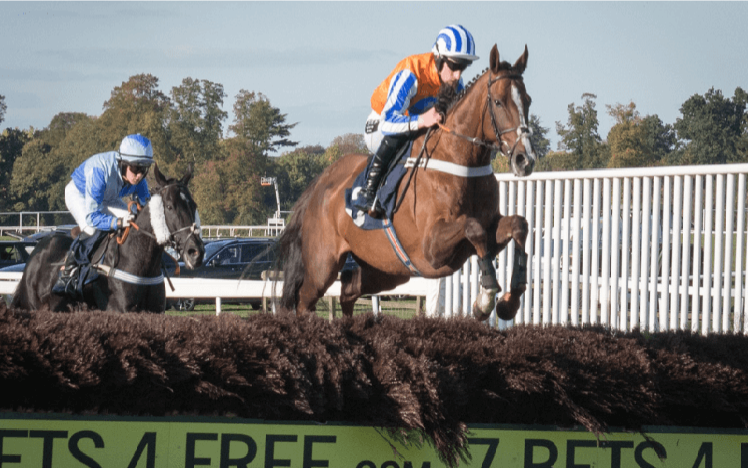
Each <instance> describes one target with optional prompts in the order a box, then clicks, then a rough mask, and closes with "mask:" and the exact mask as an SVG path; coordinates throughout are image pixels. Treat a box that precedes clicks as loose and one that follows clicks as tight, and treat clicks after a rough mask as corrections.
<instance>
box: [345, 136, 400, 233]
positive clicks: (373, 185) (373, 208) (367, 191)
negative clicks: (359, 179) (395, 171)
mask: <svg viewBox="0 0 748 468" xmlns="http://www.w3.org/2000/svg"><path fill="white" fill-rule="evenodd" d="M400 144H401V139H399V138H395V137H391V136H385V137H384V138H382V143H380V145H379V148H378V149H377V152H376V154H375V155H374V157H373V159H372V161H371V166H370V167H369V173H368V174H367V175H366V181H365V182H364V185H363V187H362V188H361V191H360V192H359V193H358V197H357V198H356V201H355V202H354V204H353V206H355V207H356V208H358V209H359V210H361V211H363V212H365V213H369V216H371V217H372V218H381V217H382V215H383V214H384V213H383V212H382V207H381V205H379V201H378V200H377V199H376V198H377V190H378V189H379V184H380V183H381V182H382V177H383V176H384V174H385V172H386V171H387V167H388V166H389V165H390V161H392V158H393V157H395V154H397V150H398V149H400Z"/></svg>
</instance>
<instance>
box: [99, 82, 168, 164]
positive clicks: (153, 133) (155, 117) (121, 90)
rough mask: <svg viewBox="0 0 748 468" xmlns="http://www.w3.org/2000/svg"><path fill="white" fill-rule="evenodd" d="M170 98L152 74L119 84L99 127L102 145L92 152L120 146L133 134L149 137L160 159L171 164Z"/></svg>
mask: <svg viewBox="0 0 748 468" xmlns="http://www.w3.org/2000/svg"><path fill="white" fill-rule="evenodd" d="M169 111H170V100H169V98H168V97H166V95H164V93H162V92H161V91H159V89H158V78H156V77H155V76H152V75H150V74H140V75H134V76H131V77H130V79H129V80H128V81H126V82H124V83H122V86H118V87H115V88H114V90H113V91H112V94H111V97H110V98H109V100H108V101H106V102H105V103H104V113H103V114H102V115H101V117H99V119H98V122H97V127H98V129H99V139H100V143H101V146H100V147H99V149H98V150H96V151H94V152H93V153H91V154H95V153H98V152H101V151H112V150H114V149H116V148H119V144H120V142H121V141H122V138H123V137H125V136H126V135H130V134H133V133H140V134H142V135H145V136H147V137H148V138H149V139H150V140H151V144H152V145H153V154H154V157H155V159H156V161H158V162H162V163H166V164H169V163H171V162H173V161H174V154H173V153H172V151H171V146H170V145H169V135H168V133H167V120H168V118H169Z"/></svg>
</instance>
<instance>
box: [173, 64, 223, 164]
mask: <svg viewBox="0 0 748 468" xmlns="http://www.w3.org/2000/svg"><path fill="white" fill-rule="evenodd" d="M224 97H226V93H225V92H224V91H223V85H221V84H218V83H213V82H211V81H207V80H194V79H192V78H185V79H183V80H182V84H181V86H175V87H173V88H172V89H171V104H172V105H171V109H170V119H169V131H170V142H171V145H172V148H173V151H174V153H175V154H176V155H178V157H179V156H181V158H180V159H181V160H182V161H185V162H191V163H193V164H195V163H200V162H203V161H206V160H209V159H213V158H214V157H216V154H217V153H218V151H219V149H218V146H219V142H220V140H221V137H222V135H223V128H222V122H223V121H224V120H225V119H226V117H227V116H228V113H227V112H225V111H223V110H222V109H221V107H222V106H223V98H224ZM180 169H181V168H180Z"/></svg>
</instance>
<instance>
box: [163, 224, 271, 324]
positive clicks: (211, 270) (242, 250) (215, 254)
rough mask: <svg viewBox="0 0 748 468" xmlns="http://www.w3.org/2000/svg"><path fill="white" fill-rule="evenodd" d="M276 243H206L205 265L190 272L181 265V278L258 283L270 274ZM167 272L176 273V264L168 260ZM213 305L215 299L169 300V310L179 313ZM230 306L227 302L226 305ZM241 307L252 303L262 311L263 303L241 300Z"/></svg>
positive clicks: (267, 240) (263, 240)
mask: <svg viewBox="0 0 748 468" xmlns="http://www.w3.org/2000/svg"><path fill="white" fill-rule="evenodd" d="M274 242H275V240H274V239H270V238H260V237H251V238H233V239H225V240H224V239H222V240H215V241H211V242H206V243H205V255H204V256H203V264H202V265H201V266H200V267H198V268H195V269H194V270H189V269H187V268H182V267H183V266H184V265H183V263H182V262H180V275H179V276H180V277H181V278H210V279H240V278H241V279H251V280H259V279H260V278H261V276H262V272H263V271H265V270H269V269H270V267H271V265H272V263H273V260H274V258H275V257H274V253H273V251H272V249H271V247H272V246H273V244H274ZM165 264H166V266H167V271H169V270H173V264H174V261H173V260H172V259H168V260H165ZM196 302H197V303H198V304H200V303H206V304H207V303H211V302H213V300H212V299H197V300H196V299H194V298H179V299H176V300H173V301H172V300H169V301H168V302H167V307H173V308H175V309H177V310H192V309H194V308H195V303H196ZM227 302H228V301H227ZM237 302H239V303H249V304H250V305H251V306H252V308H253V309H255V310H256V309H259V308H260V305H261V304H262V301H260V300H257V299H255V300H249V301H248V300H241V299H238V300H237Z"/></svg>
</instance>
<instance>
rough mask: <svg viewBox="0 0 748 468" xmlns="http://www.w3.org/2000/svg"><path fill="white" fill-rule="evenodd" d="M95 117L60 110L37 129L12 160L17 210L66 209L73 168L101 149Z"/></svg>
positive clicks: (12, 187) (12, 183)
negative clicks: (43, 126)
mask: <svg viewBox="0 0 748 468" xmlns="http://www.w3.org/2000/svg"><path fill="white" fill-rule="evenodd" d="M97 135H98V132H97V129H96V121H95V119H93V118H91V117H89V116H87V115H86V114H83V113H60V114H57V115H56V116H54V117H53V118H52V122H51V123H50V124H49V126H48V127H46V128H44V129H43V130H41V131H39V132H36V134H35V135H34V136H33V138H32V139H30V141H28V142H27V143H26V144H25V145H24V147H23V150H22V152H21V155H20V157H18V158H16V160H15V161H14V164H13V174H12V176H11V180H10V189H11V194H12V195H13V196H14V197H15V199H16V201H15V203H14V205H13V206H14V210H16V211H21V210H35V211H50V210H66V209H67V208H66V207H65V199H64V189H65V185H67V183H68V182H69V181H70V174H71V173H72V171H73V170H74V169H75V168H76V167H77V166H78V165H79V164H80V163H81V162H83V161H84V160H85V159H86V158H87V157H89V156H91V155H92V154H95V153H97V152H99V151H98V150H97V148H98V147H99V143H100V142H99V140H98V138H97Z"/></svg>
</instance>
